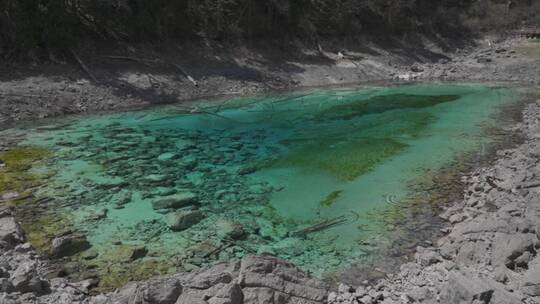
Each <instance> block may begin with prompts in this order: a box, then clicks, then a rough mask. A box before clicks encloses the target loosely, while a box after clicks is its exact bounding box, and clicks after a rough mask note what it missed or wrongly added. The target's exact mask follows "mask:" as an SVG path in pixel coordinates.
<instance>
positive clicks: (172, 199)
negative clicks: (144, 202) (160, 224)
mask: <svg viewBox="0 0 540 304" xmlns="http://www.w3.org/2000/svg"><path fill="white" fill-rule="evenodd" d="M197 202H198V201H197V195H195V194H194V193H192V192H183V193H178V194H173V195H169V196H166V197H163V198H160V199H158V200H156V201H154V202H152V208H154V209H155V210H158V209H178V208H182V207H185V206H188V205H192V204H196V203H197Z"/></svg>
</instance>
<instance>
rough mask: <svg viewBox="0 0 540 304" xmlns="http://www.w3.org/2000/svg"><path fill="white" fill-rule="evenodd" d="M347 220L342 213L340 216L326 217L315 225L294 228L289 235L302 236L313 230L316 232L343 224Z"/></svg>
mask: <svg viewBox="0 0 540 304" xmlns="http://www.w3.org/2000/svg"><path fill="white" fill-rule="evenodd" d="M345 222H347V217H346V216H344V215H342V216H338V217H335V218H332V219H326V220H324V221H322V222H319V223H317V224H315V225H311V226H309V227H306V228H302V229H300V230H296V231H293V232H292V233H291V236H293V237H304V236H306V235H308V234H310V233H313V232H317V231H321V230H326V229H329V228H332V227H334V226H336V225H340V224H343V223H345Z"/></svg>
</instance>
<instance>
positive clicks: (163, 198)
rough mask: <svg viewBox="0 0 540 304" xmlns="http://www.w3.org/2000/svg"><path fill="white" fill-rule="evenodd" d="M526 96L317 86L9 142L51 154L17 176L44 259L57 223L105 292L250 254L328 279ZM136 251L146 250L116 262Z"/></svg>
mask: <svg viewBox="0 0 540 304" xmlns="http://www.w3.org/2000/svg"><path fill="white" fill-rule="evenodd" d="M517 99H518V93H517V92H516V91H515V90H512V89H507V88H500V87H490V86H482V85H445V84H437V85H423V84H419V85H404V86H391V87H382V86H381V87H376V86H370V87H361V88H340V89H313V90H309V91H302V92H292V93H286V94H279V95H275V96H260V97H245V98H233V99H220V100H208V101H199V102H197V103H189V104H182V105H173V106H162V107H156V108H151V109H147V110H142V111H132V112H124V113H114V114H104V115H91V116H75V117H68V118H65V119H61V120H54V121H50V122H47V123H45V124H43V125H40V126H38V127H20V128H13V129H9V130H4V131H2V132H1V133H0V134H1V135H2V136H11V137H17V138H18V139H19V143H18V145H19V146H20V147H21V149H22V150H21V151H25V150H24V149H39V151H47V152H46V153H45V152H44V153H43V156H42V157H39V158H38V159H36V160H35V161H33V162H32V165H31V167H30V168H23V169H21V170H19V171H17V170H15V169H12V171H13V172H15V173H17V174H21V176H23V178H27V179H32V181H33V182H35V183H33V184H32V188H31V189H30V190H31V195H32V201H33V202H38V203H37V204H34V205H33V204H32V203H26V204H24V206H23V204H20V208H22V209H24V210H26V211H25V212H26V213H24V214H26V215H25V216H23V222H24V223H25V229H26V230H27V233H28V234H29V239H30V240H31V241H32V242H34V243H35V246H37V247H40V248H41V249H42V250H44V251H46V250H47V248H48V247H47V246H48V245H47V244H48V243H47V242H48V241H50V240H51V239H52V238H54V237H55V234H58V233H60V231H58V230H61V232H63V233H77V234H80V235H84V236H85V237H86V239H87V240H88V242H89V243H90V245H91V247H90V248H89V249H86V250H85V251H82V252H79V253H76V254H75V255H73V256H70V257H68V258H66V259H67V260H68V261H70V263H75V264H76V267H78V269H79V271H78V273H79V274H83V275H82V276H84V275H89V274H94V275H95V274H99V276H101V277H102V278H103V282H102V285H103V286H114V285H115V284H119V283H122V282H124V281H125V280H130V279H138V278H139V277H140V274H141V273H142V272H144V271H147V272H148V269H151V270H152V271H150V273H152V274H159V273H166V272H173V271H181V270H190V269H194V268H197V267H200V266H204V265H210V264H213V263H216V262H219V261H227V260H230V259H233V258H239V257H242V256H243V255H245V254H249V253H259V254H262V253H270V254H274V255H277V256H280V257H282V258H285V259H287V260H289V261H291V262H293V263H295V264H296V265H297V266H299V267H300V268H303V269H305V270H308V271H312V272H314V273H315V274H319V275H322V274H324V273H327V272H333V271H338V270H339V269H343V268H344V267H347V265H350V264H351V263H353V262H357V261H361V260H362V259H364V258H366V257H368V256H369V255H370V254H371V253H372V252H374V250H375V249H376V248H375V247H376V245H374V244H376V243H377V242H376V241H374V240H381V239H382V240H383V242H384V239H385V238H387V239H391V238H392V234H393V233H395V230H399V227H389V224H388V223H389V221H387V220H385V219H384V214H385V210H388V209H391V208H394V207H395V206H396V204H397V203H398V202H403V201H406V200H407V199H408V198H410V197H412V196H418V193H415V191H414V190H413V189H414V188H413V187H411V184H414V182H415V181H418V180H421V178H422V176H423V175H425V174H426V172H435V171H436V170H437V169H439V168H441V167H442V166H445V165H447V164H448V163H449V162H450V161H452V160H454V159H455V158H456V157H458V156H459V155H461V154H463V153H467V152H481V151H483V149H485V145H487V144H489V143H490V138H489V137H488V136H486V134H485V130H486V128H489V127H490V126H497V121H496V119H495V118H494V117H495V115H496V114H498V113H499V109H500V106H503V105H507V104H510V103H512V102H515V101H516V100H517ZM21 153H22V152H21ZM4 158H7V157H6V156H4ZM0 159H2V155H1V154H0ZM6 163H7V164H8V168H9V161H6ZM5 176H9V175H5ZM37 180H39V182H37ZM6 185H7V186H6ZM9 185H11V187H12V188H16V185H20V184H17V183H10V182H9V181H7V180H4V187H3V188H4V189H2V182H1V180H0V192H1V191H8V190H19V191H20V190H26V189H10V187H9ZM130 246H131V247H130ZM133 246H139V247H137V248H140V246H144V251H145V252H144V254H141V256H140V257H139V256H136V257H135V256H131V257H130V256H128V257H127V258H126V259H121V260H118V256H121V255H123V254H124V253H125V252H126V251H128V252H129V251H130V250H132V249H133V248H134V247H133ZM128 255H129V253H128Z"/></svg>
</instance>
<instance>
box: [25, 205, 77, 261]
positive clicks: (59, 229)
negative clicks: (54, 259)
mask: <svg viewBox="0 0 540 304" xmlns="http://www.w3.org/2000/svg"><path fill="white" fill-rule="evenodd" d="M70 226H71V224H70V221H69V220H68V219H67V218H64V217H62V216H60V215H59V214H58V213H55V214H54V215H52V214H44V215H41V216H40V217H39V218H37V219H35V218H34V219H24V218H23V223H22V227H23V230H24V232H25V234H26V237H27V238H28V241H29V242H30V243H31V244H32V246H33V247H34V248H35V249H36V250H38V251H39V252H40V253H44V254H47V253H49V251H50V250H49V249H50V246H51V241H52V239H53V238H54V237H55V236H57V235H60V234H62V233H63V232H66V231H68V230H69V227H70Z"/></svg>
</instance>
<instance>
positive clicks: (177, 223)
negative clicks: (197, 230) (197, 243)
mask: <svg viewBox="0 0 540 304" xmlns="http://www.w3.org/2000/svg"><path fill="white" fill-rule="evenodd" d="M203 219H204V215H203V213H202V212H200V211H176V212H173V213H169V214H167V215H166V216H165V222H166V223H167V226H168V227H169V228H170V229H171V230H173V231H182V230H185V229H188V228H189V227H191V226H193V225H195V224H197V223H199V222H200V221H202V220H203Z"/></svg>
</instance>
